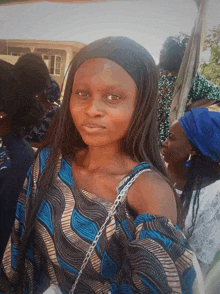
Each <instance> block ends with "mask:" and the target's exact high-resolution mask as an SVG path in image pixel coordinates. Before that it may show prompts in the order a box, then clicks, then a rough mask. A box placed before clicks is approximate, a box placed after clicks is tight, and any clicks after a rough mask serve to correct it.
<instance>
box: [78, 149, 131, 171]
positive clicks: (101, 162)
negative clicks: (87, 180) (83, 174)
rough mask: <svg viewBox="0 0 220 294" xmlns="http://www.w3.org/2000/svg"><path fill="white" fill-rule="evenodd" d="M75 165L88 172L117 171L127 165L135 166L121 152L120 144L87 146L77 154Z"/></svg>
mask: <svg viewBox="0 0 220 294" xmlns="http://www.w3.org/2000/svg"><path fill="white" fill-rule="evenodd" d="M76 164H77V165H80V166H81V167H83V168H85V169H86V170H87V171H90V172H95V171H98V170H99V171H100V170H106V169H107V170H109V171H110V170H112V171H117V170H118V169H120V168H121V167H123V168H124V167H125V166H127V165H129V166H130V165H131V167H134V166H135V165H136V163H135V162H134V161H133V160H131V159H130V158H129V157H128V156H127V155H125V154H123V153H122V152H121V147H120V144H110V145H108V146H98V147H97V146H89V147H87V149H84V150H82V151H79V152H78V154H77V157H76Z"/></svg>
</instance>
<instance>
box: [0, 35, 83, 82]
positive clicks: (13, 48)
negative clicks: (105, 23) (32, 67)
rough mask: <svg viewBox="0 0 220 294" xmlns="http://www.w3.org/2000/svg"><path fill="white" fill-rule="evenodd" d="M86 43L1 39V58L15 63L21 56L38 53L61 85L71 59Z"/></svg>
mask: <svg viewBox="0 0 220 294" xmlns="http://www.w3.org/2000/svg"><path fill="white" fill-rule="evenodd" d="M84 45H85V44H82V43H80V42H68V41H64V42H62V41H48V40H45V41H44V40H1V39H0V59H3V60H5V61H8V62H10V63H12V64H15V63H16V61H17V60H18V58H19V57H20V56H22V55H24V54H26V53H30V52H32V53H37V54H39V55H41V56H42V58H43V60H44V61H45V63H46V64H47V66H48V69H49V73H50V75H51V76H52V77H53V78H54V79H55V80H56V81H57V83H58V84H59V85H60V86H61V85H62V82H63V78H64V75H65V72H66V70H67V68H68V65H69V63H70V61H71V59H72V58H73V57H74V55H75V54H76V53H77V52H78V51H79V50H80V49H81V48H82V47H84Z"/></svg>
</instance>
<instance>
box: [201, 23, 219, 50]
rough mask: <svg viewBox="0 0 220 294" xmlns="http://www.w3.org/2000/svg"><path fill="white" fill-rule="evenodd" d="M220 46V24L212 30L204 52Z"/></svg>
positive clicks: (205, 43)
mask: <svg viewBox="0 0 220 294" xmlns="http://www.w3.org/2000/svg"><path fill="white" fill-rule="evenodd" d="M219 45H220V24H219V25H218V26H215V27H214V28H213V29H211V30H210V33H209V34H208V35H207V36H206V38H205V42H204V46H203V51H205V50H206V49H208V48H212V47H215V46H219Z"/></svg>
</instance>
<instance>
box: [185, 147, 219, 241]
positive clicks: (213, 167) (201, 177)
mask: <svg viewBox="0 0 220 294" xmlns="http://www.w3.org/2000/svg"><path fill="white" fill-rule="evenodd" d="M190 143H191V142H190ZM191 144H192V143H191ZM192 146H193V148H194V150H196V154H195V155H194V156H193V157H192V160H191V165H190V169H189V172H188V175H187V180H186V183H185V185H184V188H183V192H182V195H181V204H182V206H183V210H184V221H185V218H186V216H187V213H188V211H189V206H190V203H191V200H192V195H193V193H195V195H194V197H193V200H192V201H193V203H192V222H191V226H190V227H189V228H188V231H187V238H189V237H191V236H192V233H193V230H194V228H195V222H196V218H197V214H198V210H199V194H200V190H201V188H203V187H205V186H207V185H210V184H211V183H213V182H215V181H216V180H218V179H220V174H219V163H218V162H216V161H213V160H212V159H211V158H210V157H208V156H206V155H204V154H202V153H201V151H200V150H199V149H198V148H197V147H196V146H194V145H193V144H192Z"/></svg>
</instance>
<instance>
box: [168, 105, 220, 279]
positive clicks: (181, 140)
mask: <svg viewBox="0 0 220 294" xmlns="http://www.w3.org/2000/svg"><path fill="white" fill-rule="evenodd" d="M163 147H164V148H163V155H164V160H165V161H166V162H167V163H168V172H169V175H170V178H171V181H172V183H173V184H174V186H175V187H176V188H177V189H178V190H177V191H179V192H180V194H181V196H180V197H181V202H182V204H183V210H184V218H183V224H184V231H185V234H186V236H187V238H188V242H189V245H190V246H191V248H192V249H193V250H194V252H195V253H196V254H197V257H198V259H199V261H200V265H201V268H202V271H203V274H204V275H206V274H207V272H208V269H209V266H210V264H211V263H212V261H213V259H214V257H215V254H216V252H218V250H219V248H220V225H219V218H220V168H219V167H220V166H219V162H220V113H219V112H212V111H209V110H208V109H207V108H195V109H192V110H191V111H189V112H186V113H185V115H184V116H183V117H181V118H180V119H179V120H178V121H176V122H174V123H173V125H172V126H171V128H170V133H169V137H168V138H167V140H166V141H165V142H164V143H163Z"/></svg>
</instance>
